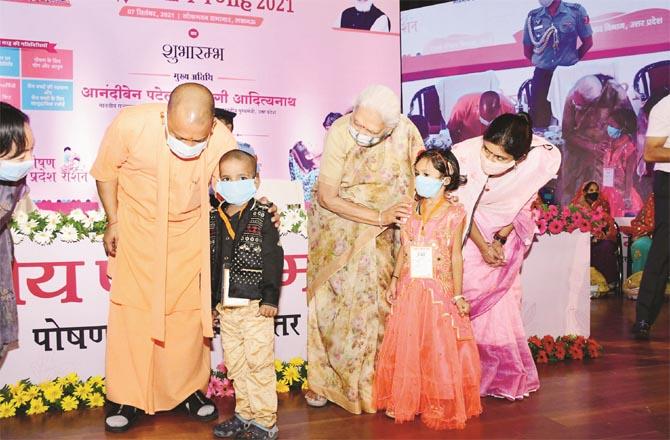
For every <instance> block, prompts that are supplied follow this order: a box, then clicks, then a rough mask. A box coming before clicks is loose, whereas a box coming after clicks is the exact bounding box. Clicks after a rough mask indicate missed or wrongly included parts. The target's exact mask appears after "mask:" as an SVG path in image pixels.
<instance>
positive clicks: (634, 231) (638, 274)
mask: <svg viewBox="0 0 670 440" xmlns="http://www.w3.org/2000/svg"><path fill="white" fill-rule="evenodd" d="M621 232H623V233H624V234H627V235H629V236H630V240H632V244H631V247H630V254H629V255H628V258H630V259H631V262H632V263H631V272H630V276H629V277H628V278H627V279H626V282H625V283H624V293H625V294H626V296H627V297H629V298H632V299H635V298H637V293H638V290H639V288H640V281H641V280H642V271H643V270H644V265H645V263H646V262H647V255H649V248H651V239H652V233H653V232H654V193H651V194H650V195H649V197H648V198H647V201H646V202H644V206H643V207H642V210H640V212H639V213H638V214H637V217H635V218H634V219H633V220H632V221H631V222H630V226H622V227H621Z"/></svg>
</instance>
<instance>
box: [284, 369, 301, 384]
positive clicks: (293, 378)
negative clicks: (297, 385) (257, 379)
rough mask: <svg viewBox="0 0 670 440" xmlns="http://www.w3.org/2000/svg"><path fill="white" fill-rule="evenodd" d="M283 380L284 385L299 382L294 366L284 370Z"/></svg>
mask: <svg viewBox="0 0 670 440" xmlns="http://www.w3.org/2000/svg"><path fill="white" fill-rule="evenodd" d="M283 380H285V381H286V383H288V384H289V385H293V382H297V381H299V380H300V372H299V371H298V369H297V368H296V367H295V366H293V365H289V366H288V367H286V368H285V369H284V379H283Z"/></svg>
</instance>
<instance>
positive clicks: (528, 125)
mask: <svg viewBox="0 0 670 440" xmlns="http://www.w3.org/2000/svg"><path fill="white" fill-rule="evenodd" d="M484 140H485V141H487V142H491V143H492V144H496V145H500V146H501V147H503V149H504V150H505V152H506V153H507V154H510V155H512V157H513V158H514V160H519V159H520V158H522V157H523V156H525V155H526V154H528V152H529V151H530V144H531V142H532V140H533V121H532V120H531V119H530V115H528V113H524V112H519V113H517V114H513V113H505V114H502V115H500V116H498V117H497V118H495V119H494V120H493V121H491V125H489V126H488V128H487V129H486V131H485V132H484Z"/></svg>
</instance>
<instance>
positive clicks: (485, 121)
mask: <svg viewBox="0 0 670 440" xmlns="http://www.w3.org/2000/svg"><path fill="white" fill-rule="evenodd" d="M479 122H481V123H482V125H483V126H484V127H488V126H489V125H491V121H487V120H486V119H484V118H482V117H481V116H480V117H479Z"/></svg>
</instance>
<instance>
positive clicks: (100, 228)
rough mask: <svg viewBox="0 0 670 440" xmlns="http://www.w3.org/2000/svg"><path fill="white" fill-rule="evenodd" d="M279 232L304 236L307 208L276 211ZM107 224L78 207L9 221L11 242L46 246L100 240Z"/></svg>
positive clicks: (21, 215) (100, 212)
mask: <svg viewBox="0 0 670 440" xmlns="http://www.w3.org/2000/svg"><path fill="white" fill-rule="evenodd" d="M279 216H280V218H281V227H280V231H279V232H280V234H281V235H288V234H298V235H301V236H303V237H304V238H307V212H306V211H305V210H304V209H303V208H302V206H300V205H289V206H288V207H287V208H286V209H285V210H283V211H281V213H280V214H279ZM106 227H107V218H106V217H105V211H103V210H97V211H86V212H84V211H82V210H81V209H75V210H73V211H72V212H70V213H69V214H62V213H60V212H57V211H42V210H39V209H36V210H35V211H32V212H30V213H25V212H20V213H17V214H16V215H15V216H14V218H13V219H12V222H11V223H10V230H11V231H12V237H13V239H14V243H15V244H18V243H21V242H22V241H23V240H25V239H26V238H27V239H29V240H30V241H33V242H35V243H37V244H39V245H42V246H47V245H50V244H51V243H53V242H54V241H55V240H56V239H58V240H60V241H62V242H65V243H76V242H78V241H81V240H84V239H86V238H87V239H88V240H90V241H91V242H101V241H102V236H103V235H104V233H105V228H106Z"/></svg>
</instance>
